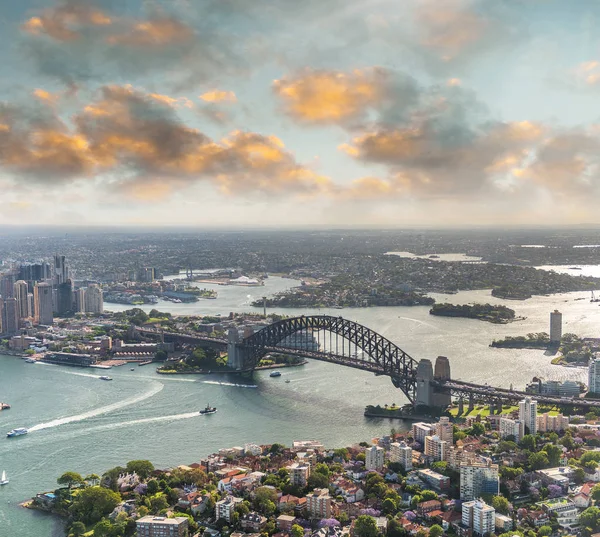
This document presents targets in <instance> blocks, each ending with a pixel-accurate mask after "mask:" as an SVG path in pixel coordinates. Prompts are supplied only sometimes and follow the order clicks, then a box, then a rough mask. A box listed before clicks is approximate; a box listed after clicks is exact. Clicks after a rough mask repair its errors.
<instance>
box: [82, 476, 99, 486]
mask: <svg viewBox="0 0 600 537" xmlns="http://www.w3.org/2000/svg"><path fill="white" fill-rule="evenodd" d="M84 481H85V482H86V483H87V484H88V485H97V484H98V483H100V476H99V475H98V474H89V475H86V476H85V478H84Z"/></svg>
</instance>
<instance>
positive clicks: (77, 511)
mask: <svg viewBox="0 0 600 537" xmlns="http://www.w3.org/2000/svg"><path fill="white" fill-rule="evenodd" d="M119 503H121V496H120V495H119V494H117V493H116V492H113V491H112V490H110V489H107V488H104V487H87V488H85V489H83V490H81V491H80V493H79V494H78V495H77V496H76V497H75V498H74V499H73V503H72V505H71V507H70V508H69V511H70V512H71V514H72V515H73V518H74V519H75V520H80V521H81V522H83V523H84V524H95V523H96V522H99V521H100V519H102V517H104V516H106V515H108V514H109V513H111V512H112V511H113V509H114V508H115V507H116V506H117V505H119Z"/></svg>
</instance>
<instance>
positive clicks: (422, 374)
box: [415, 358, 434, 407]
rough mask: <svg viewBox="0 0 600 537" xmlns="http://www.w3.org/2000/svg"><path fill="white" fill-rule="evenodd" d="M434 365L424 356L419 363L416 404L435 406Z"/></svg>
mask: <svg viewBox="0 0 600 537" xmlns="http://www.w3.org/2000/svg"><path fill="white" fill-rule="evenodd" d="M432 380H433V366H432V364H431V360H428V359H427V358H423V359H422V360H421V361H419V363H418V365H417V396H416V398H415V406H428V407H430V406H434V405H433V403H434V393H433V386H432V385H431V381H432Z"/></svg>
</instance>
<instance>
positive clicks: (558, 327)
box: [550, 310, 562, 343]
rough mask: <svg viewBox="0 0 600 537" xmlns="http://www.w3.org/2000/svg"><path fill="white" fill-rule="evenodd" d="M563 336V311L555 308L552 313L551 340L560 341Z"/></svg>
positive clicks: (553, 341)
mask: <svg viewBox="0 0 600 537" xmlns="http://www.w3.org/2000/svg"><path fill="white" fill-rule="evenodd" d="M561 337H562V313H561V312H560V311H558V310H554V311H553V312H552V313H550V341H551V342H552V343H559V342H560V338H561Z"/></svg>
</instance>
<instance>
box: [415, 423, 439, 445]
mask: <svg viewBox="0 0 600 537" xmlns="http://www.w3.org/2000/svg"><path fill="white" fill-rule="evenodd" d="M432 434H434V430H433V426H432V425H431V424H430V423H423V422H418V423H413V426H412V437H413V438H414V440H415V442H419V444H424V443H425V437H426V436H430V435H432Z"/></svg>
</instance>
